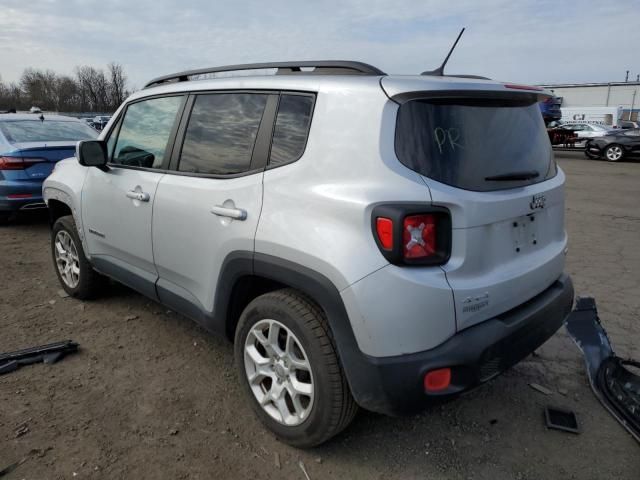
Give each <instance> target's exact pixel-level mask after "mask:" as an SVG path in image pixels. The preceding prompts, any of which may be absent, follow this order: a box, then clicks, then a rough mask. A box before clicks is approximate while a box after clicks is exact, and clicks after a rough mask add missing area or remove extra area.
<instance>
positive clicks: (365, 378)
mask: <svg viewBox="0 0 640 480" xmlns="http://www.w3.org/2000/svg"><path fill="white" fill-rule="evenodd" d="M572 305H573V285H572V283H571V279H570V278H569V276H567V275H562V276H561V277H560V278H559V279H558V280H556V282H554V284H553V285H551V286H550V287H549V288H548V289H547V290H545V291H544V292H542V293H541V294H539V295H538V296H536V297H534V298H533V299H531V300H529V301H528V302H525V303H524V304H522V305H520V306H518V307H516V308H514V309H512V310H510V311H508V312H506V313H504V314H502V315H499V316H497V317H495V318H492V319H489V320H487V321H485V322H482V323H481V324H478V325H475V326H473V327H469V328H467V329H466V330H463V331H461V332H459V333H457V334H456V335H454V336H453V337H451V338H450V339H449V340H447V341H446V342H444V343H443V344H441V345H439V346H438V347H436V348H433V349H431V350H428V351H425V352H419V353H414V354H409V355H399V356H395V357H382V358H380V357H370V356H365V359H364V361H362V362H359V363H360V365H359V366H358V368H359V370H361V371H360V372H359V374H358V376H357V378H358V379H359V380H358V381H357V385H352V390H353V394H354V397H355V398H356V401H357V402H358V403H359V404H360V405H361V406H362V407H364V408H366V409H368V410H372V411H376V412H380V413H385V414H389V415H398V414H410V413H415V412H418V411H420V410H422V409H424V408H425V407H426V406H428V405H429V404H430V403H434V402H435V401H441V400H444V399H448V398H452V397H455V396H457V395H459V394H460V393H462V392H464V391H466V390H470V389H472V388H474V387H476V386H478V385H480V384H481V383H483V382H486V381H488V380H490V379H492V378H494V377H495V376H497V375H499V374H500V373H502V372H504V371H505V370H507V369H508V368H510V367H511V366H513V365H514V364H516V363H518V362H519V361H520V360H522V359H523V358H525V357H526V356H528V355H529V354H530V353H531V352H533V351H534V350H535V349H536V348H538V347H539V346H540V345H542V344H543V343H544V342H545V341H547V340H548V339H549V338H550V337H551V336H552V335H553V334H554V333H555V332H556V331H557V330H558V329H559V328H560V326H561V325H562V323H563V322H564V319H565V317H566V316H567V315H568V314H569V313H570V312H571V307H572ZM445 367H449V368H451V384H450V386H449V387H448V388H447V389H446V390H443V391H440V392H438V393H436V394H434V393H429V394H427V393H425V390H424V386H423V378H424V375H425V374H426V373H427V372H429V371H431V370H434V369H439V368H445ZM354 387H355V388H354Z"/></svg>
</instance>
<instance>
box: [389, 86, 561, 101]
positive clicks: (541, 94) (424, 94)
mask: <svg viewBox="0 0 640 480" xmlns="http://www.w3.org/2000/svg"><path fill="white" fill-rule="evenodd" d="M387 95H388V94H387ZM388 96H389V95H388ZM551 96H553V95H552V94H551V93H549V92H546V91H544V90H540V91H537V90H536V91H529V90H526V91H525V90H521V91H520V90H512V89H508V90H507V89H505V90H503V91H500V90H425V91H413V92H402V93H398V94H395V95H393V96H389V98H390V99H391V100H393V101H394V102H396V103H397V104H399V105H402V104H403V103H407V102H409V101H411V100H460V99H468V100H497V101H500V100H503V101H520V102H523V103H531V104H533V103H537V102H541V101H544V100H546V99H547V98H549V97H551Z"/></svg>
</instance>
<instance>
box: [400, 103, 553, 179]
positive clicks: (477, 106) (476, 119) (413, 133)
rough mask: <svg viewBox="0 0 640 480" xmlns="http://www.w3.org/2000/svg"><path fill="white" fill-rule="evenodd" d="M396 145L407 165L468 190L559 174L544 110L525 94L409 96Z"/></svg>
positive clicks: (402, 108)
mask: <svg viewBox="0 0 640 480" xmlns="http://www.w3.org/2000/svg"><path fill="white" fill-rule="evenodd" d="M395 148H396V154H397V156H398V159H399V160H400V162H402V163H403V164H404V165H405V166H406V167H408V168H410V169H412V170H414V171H416V172H418V173H420V174H422V175H424V176H426V177H429V178H431V179H433V180H436V181H438V182H442V183H445V184H447V185H451V186H454V187H458V188H463V189H465V190H475V191H491V190H501V189H505V188H514V187H521V186H525V185H531V184H534V183H538V182H542V181H544V180H545V179H547V178H551V177H553V176H555V174H556V169H555V162H554V160H553V151H552V149H551V144H550V143H549V136H548V134H547V131H546V129H545V126H544V122H543V120H542V115H540V111H539V109H538V106H537V104H536V103H535V102H533V101H529V100H526V99H523V100H519V99H513V100H512V99H500V100H492V99H488V100H487V99H477V100H476V99H459V100H412V101H409V102H407V103H405V104H403V105H401V106H400V108H399V110H398V117H397V123H396V143H395Z"/></svg>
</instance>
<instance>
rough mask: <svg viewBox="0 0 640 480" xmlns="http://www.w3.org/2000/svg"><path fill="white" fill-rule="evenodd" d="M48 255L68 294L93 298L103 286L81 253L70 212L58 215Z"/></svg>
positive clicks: (99, 276)
mask: <svg viewBox="0 0 640 480" xmlns="http://www.w3.org/2000/svg"><path fill="white" fill-rule="evenodd" d="M51 255H52V257H53V265H54V268H55V270H56V274H57V275H58V280H59V281H60V284H61V285H62V288H63V289H64V291H65V292H67V293H68V294H69V295H70V296H72V297H75V298H78V299H81V300H85V299H88V298H94V297H95V296H96V295H97V294H98V292H99V291H100V288H101V287H102V286H103V285H104V282H103V277H102V276H101V275H100V274H98V272H96V271H95V270H94V269H93V267H92V266H91V264H90V263H89V261H88V260H87V257H85V255H84V250H83V248H82V242H81V241H80V237H79V236H78V231H77V230H76V224H75V222H74V221H73V217H72V216H71V215H67V216H64V217H60V218H59V219H58V220H56V222H55V223H54V224H53V229H52V231H51Z"/></svg>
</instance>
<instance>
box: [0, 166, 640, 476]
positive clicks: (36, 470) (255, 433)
mask: <svg viewBox="0 0 640 480" xmlns="http://www.w3.org/2000/svg"><path fill="white" fill-rule="evenodd" d="M558 157H559V163H560V165H561V166H562V168H564V169H565V172H566V173H567V176H568V181H567V193H568V201H567V228H568V230H569V235H570V250H569V255H568V264H567V270H568V271H569V272H570V273H571V274H572V275H573V279H574V283H575V287H576V292H577V293H578V294H581V295H586V294H591V295H594V296H595V297H596V299H597V302H598V307H599V311H600V315H601V318H602V319H603V322H604V325H605V327H606V328H607V330H608V332H609V335H610V337H611V340H612V342H613V344H614V347H615V349H616V351H617V353H618V354H619V355H621V356H630V357H635V358H636V359H637V358H640V315H639V312H640V249H639V248H638V242H639V240H640V216H639V215H640V214H639V213H638V211H639V210H638V205H640V163H638V162H626V163H619V164H609V163H606V162H602V161H593V160H586V159H584V158H582V156H581V155H580V154H562V155H558ZM0 245H2V249H3V254H2V256H1V257H0V280H1V282H0V284H1V285H2V288H3V292H2V295H1V297H0V351H8V350H13V349H18V348H22V347H26V346H31V345H36V344H42V343H47V342H51V341H56V340H60V339H66V338H72V339H74V340H75V341H77V342H79V343H80V345H81V348H82V350H81V352H80V353H79V354H77V355H73V356H70V357H68V358H67V359H65V360H64V361H62V362H61V363H59V364H57V365H54V366H45V365H36V366H31V367H25V368H23V369H21V370H19V371H18V372H14V373H12V374H9V375H5V376H2V377H0V470H1V469H2V468H4V467H5V466H7V465H9V464H12V463H14V462H16V461H19V460H21V459H25V458H26V460H25V461H24V463H22V464H21V465H20V466H18V467H17V468H16V470H15V471H14V472H13V473H10V474H9V475H8V476H7V478H15V479H67V478H68V479H71V478H94V479H101V478H105V479H114V478H144V479H146V478H150V479H151V478H152V479H160V478H171V479H182V478H189V479H209V478H252V479H275V478H294V479H302V480H304V479H305V476H304V474H303V472H302V470H301V468H300V464H299V462H303V464H304V466H305V468H306V471H307V472H308V474H309V477H310V478H311V479H312V480H316V479H327V478H347V479H389V478H403V479H407V478H423V479H424V478H428V479H492V480H493V479H572V478H575V479H603V478H615V479H619V480H623V479H633V480H637V479H638V477H639V472H640V455H638V444H637V443H636V442H635V441H634V440H633V439H632V438H631V436H630V435H629V434H627V433H626V431H625V430H623V429H622V428H621V427H620V426H619V425H618V424H617V423H616V422H615V420H614V419H613V418H612V417H611V416H610V415H609V414H608V413H607V412H606V411H605V410H604V409H603V407H602V406H601V405H600V404H599V403H598V402H597V400H596V399H595V397H594V396H593V394H592V393H591V390H590V389H589V386H588V383H587V379H586V376H585V371H584V366H583V360H582V357H581V355H580V353H579V352H578V350H577V349H576V347H575V346H574V345H573V342H572V341H571V340H570V339H569V338H568V336H567V334H566V333H565V331H564V329H562V330H561V331H560V332H558V333H557V334H556V335H555V336H554V337H553V338H552V339H551V340H550V341H549V342H547V343H546V344H545V345H544V346H543V347H542V348H541V349H540V350H539V351H538V354H537V355H535V356H531V357H529V358H528V359H526V360H525V361H524V362H522V363H520V364H519V365H517V366H516V367H515V368H514V369H512V370H511V371H509V372H507V373H506V374H504V375H503V376H501V377H499V378H497V379H496V380H494V381H492V382H490V383H489V384H487V385H485V386H483V387H482V388H480V389H478V390H476V391H474V392H472V393H470V394H468V395H466V396H464V397H462V398H460V399H458V400H456V401H453V402H450V403H448V404H446V405H444V406H442V407H438V408H435V409H433V410H430V411H427V412H425V413H423V414H421V415H418V416H414V417H408V418H387V417H384V416H380V415H375V414H371V413H367V412H361V413H360V414H359V415H358V417H357V418H356V420H355V422H354V423H353V424H352V426H351V427H350V428H349V429H348V430H347V431H345V432H344V433H343V434H341V435H340V436H338V437H337V438H335V439H334V440H333V441H331V442H330V443H329V444H327V445H325V446H322V447H320V448H316V449H313V450H309V451H299V450H296V449H293V448H290V447H288V446H286V445H283V444H281V443H279V442H278V441H277V440H275V438H274V437H273V436H272V435H270V434H269V433H268V432H266V431H265V430H264V429H263V427H262V426H261V424H260V423H259V422H258V421H257V419H256V418H255V417H254V415H253V414H252V412H251V410H250V407H249V404H248V402H247V401H246V400H245V398H244V397H243V395H242V391H241V390H240V388H239V387H238V384H237V382H236V378H235V370H234V368H233V355H232V348H231V345H230V344H229V343H228V342H227V341H225V340H223V339H221V338H216V337H212V336H210V335H208V334H206V333H205V332H204V331H203V330H202V329H200V328H199V327H197V326H196V325H195V324H194V323H192V322H191V321H189V320H187V319H185V318H183V317H181V316H179V315H176V314H174V313H171V312H169V311H167V310H166V308H163V307H162V306H161V305H158V304H156V303H154V302H151V301H149V300H147V299H145V298H144V297H142V296H140V295H138V294H136V293H134V292H132V291H130V290H128V289H127V288H125V287H121V286H117V285H113V286H112V287H110V288H109V289H108V291H107V292H105V295H104V296H103V297H102V298H101V299H99V300H96V301H93V302H86V303H82V302H79V301H76V300H74V299H71V298H62V297H61V296H60V295H59V294H58V291H59V290H60V287H59V285H58V283H57V280H56V277H55V274H54V271H53V266H52V262H51V259H50V254H49V231H48V225H47V224H46V220H45V219H43V218H42V217H31V218H23V219H21V220H19V221H18V222H17V223H15V224H13V225H11V226H8V227H3V228H0ZM532 382H535V383H538V384H541V385H543V386H546V387H547V388H549V389H551V390H552V391H553V394H552V395H549V396H547V395H544V394H541V393H539V392H537V391H535V390H533V389H532V388H531V387H530V386H529V384H530V383H532ZM547 404H551V405H556V406H560V407H565V408H569V409H573V410H574V411H575V412H576V413H577V415H578V418H579V421H580V422H581V425H582V428H583V433H582V434H581V435H577V436H576V435H571V434H566V433H562V432H557V431H549V430H547V429H546V428H545V426H544V423H543V407H544V406H545V405H547ZM276 458H277V460H276Z"/></svg>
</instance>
